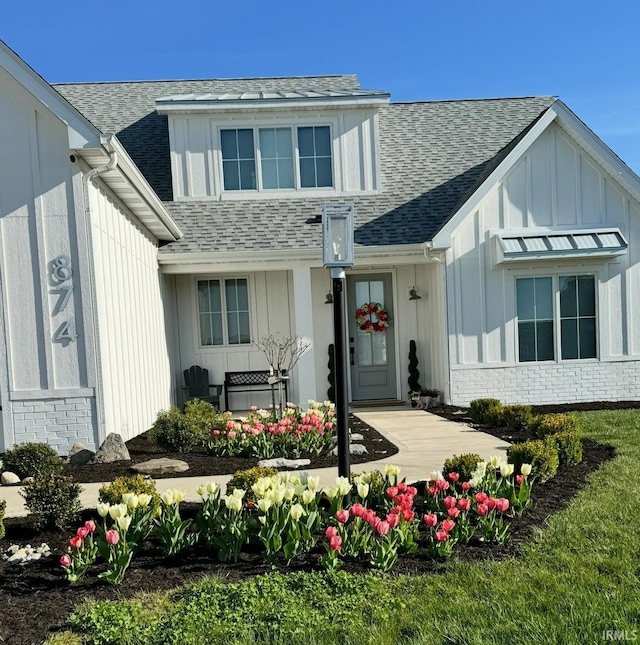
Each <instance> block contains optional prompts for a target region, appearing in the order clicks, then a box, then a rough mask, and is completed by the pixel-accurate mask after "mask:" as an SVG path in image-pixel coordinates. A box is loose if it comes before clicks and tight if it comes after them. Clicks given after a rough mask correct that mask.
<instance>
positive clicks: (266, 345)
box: [257, 334, 311, 415]
mask: <svg viewBox="0 0 640 645" xmlns="http://www.w3.org/2000/svg"><path fill="white" fill-rule="evenodd" d="M257 345H258V349H261V350H262V352H263V353H264V355H265V357H266V359H267V362H268V363H269V365H270V366H271V368H272V369H273V372H274V377H275V378H276V379H277V380H276V382H277V383H278V395H279V396H278V399H279V401H280V414H281V415H282V410H283V408H284V407H285V406H286V404H287V401H283V400H282V395H283V391H282V381H283V379H285V378H289V374H290V373H291V370H292V369H293V368H294V367H295V366H296V363H297V362H298V361H299V360H300V357H301V356H302V355H303V354H304V353H305V352H306V351H307V350H308V349H309V347H311V342H310V341H308V340H305V339H304V338H302V337H301V336H281V335H280V334H271V335H270V336H263V337H262V338H260V339H259V340H258V343H257Z"/></svg>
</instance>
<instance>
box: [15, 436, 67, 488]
mask: <svg viewBox="0 0 640 645" xmlns="http://www.w3.org/2000/svg"><path fill="white" fill-rule="evenodd" d="M2 462H3V464H4V470H9V471H11V472H12V473H15V474H16V475H18V477H20V479H24V478H25V477H35V476H36V475H47V474H49V473H61V472H62V469H63V468H64V461H63V460H62V459H61V458H60V457H58V454H57V453H56V451H55V450H54V449H53V448H52V447H51V446H50V445H48V444H46V443H22V444H19V445H17V446H14V447H13V448H12V449H11V450H7V452H5V453H4V455H3V457H2Z"/></svg>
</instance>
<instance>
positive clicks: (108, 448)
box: [88, 432, 131, 464]
mask: <svg viewBox="0 0 640 645" xmlns="http://www.w3.org/2000/svg"><path fill="white" fill-rule="evenodd" d="M130 460H131V456H130V455H129V451H128V450H127V446H125V445H124V441H123V440H122V437H121V436H120V435H119V434H116V433H115V432H111V433H109V434H108V435H107V438H106V439H105V440H104V441H103V442H102V445H101V446H100V447H99V448H98V452H96V454H95V455H94V456H93V458H92V459H91V461H89V462H88V463H90V464H110V463H111V462H113V461H130Z"/></svg>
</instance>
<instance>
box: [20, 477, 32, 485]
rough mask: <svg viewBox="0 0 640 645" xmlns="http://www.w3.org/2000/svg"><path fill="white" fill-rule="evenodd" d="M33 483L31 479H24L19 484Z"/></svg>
mask: <svg viewBox="0 0 640 645" xmlns="http://www.w3.org/2000/svg"><path fill="white" fill-rule="evenodd" d="M32 481H33V477H25V478H24V479H23V480H22V481H21V482H20V483H21V484H30V483H31V482H32Z"/></svg>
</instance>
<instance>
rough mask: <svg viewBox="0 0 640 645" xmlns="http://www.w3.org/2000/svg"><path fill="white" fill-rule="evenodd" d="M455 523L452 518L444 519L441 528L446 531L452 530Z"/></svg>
mask: <svg viewBox="0 0 640 645" xmlns="http://www.w3.org/2000/svg"><path fill="white" fill-rule="evenodd" d="M455 525H456V523H455V522H454V521H453V520H444V522H442V529H443V530H444V531H446V532H447V533H448V532H449V531H452V530H453V528H454V526H455Z"/></svg>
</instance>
